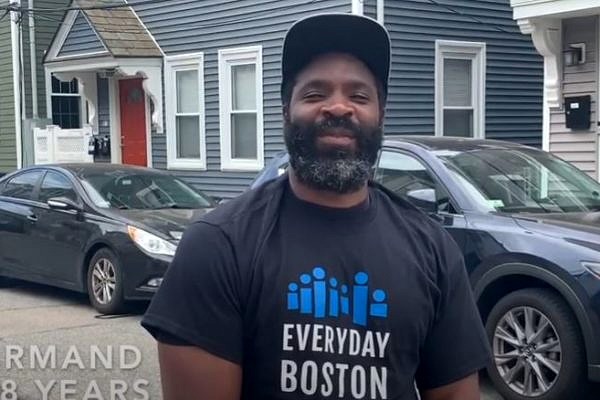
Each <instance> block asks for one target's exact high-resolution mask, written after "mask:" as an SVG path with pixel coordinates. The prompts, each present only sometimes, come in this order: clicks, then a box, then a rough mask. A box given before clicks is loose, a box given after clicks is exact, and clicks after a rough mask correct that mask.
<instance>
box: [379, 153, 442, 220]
mask: <svg viewBox="0 0 600 400" xmlns="http://www.w3.org/2000/svg"><path fill="white" fill-rule="evenodd" d="M375 180H376V181H378V182H379V183H381V184H382V185H384V186H385V187H387V188H388V189H390V190H391V191H393V192H394V193H396V194H397V195H399V196H401V197H404V198H407V199H408V200H409V201H411V198H412V199H413V203H416V201H414V199H421V200H431V201H434V200H435V202H436V203H437V208H438V211H445V212H454V211H453V210H452V207H451V205H450V198H449V195H448V192H447V191H446V189H445V188H444V187H443V186H442V185H441V184H440V183H439V182H438V180H437V179H436V178H435V177H434V176H433V175H432V174H431V173H430V172H429V170H428V169H427V167H426V166H425V164H423V162H421V160H419V159H418V158H416V157H415V156H412V155H409V154H406V153H401V152H395V151H386V150H384V151H382V152H381V157H380V158H379V164H378V166H377V171H376V174H375ZM415 205H417V206H418V204H415Z"/></svg>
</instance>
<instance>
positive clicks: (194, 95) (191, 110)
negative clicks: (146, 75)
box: [165, 53, 206, 169]
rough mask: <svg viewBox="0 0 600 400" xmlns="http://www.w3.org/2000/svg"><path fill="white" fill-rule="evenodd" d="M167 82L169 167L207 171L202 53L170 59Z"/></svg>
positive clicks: (166, 68)
mask: <svg viewBox="0 0 600 400" xmlns="http://www.w3.org/2000/svg"><path fill="white" fill-rule="evenodd" d="M165 80H166V111H167V167H168V168H179V169H206V139H205V127H204V126H205V125H204V57H203V55H202V53H198V54H189V55H182V56H173V57H168V58H167V59H166V61H165Z"/></svg>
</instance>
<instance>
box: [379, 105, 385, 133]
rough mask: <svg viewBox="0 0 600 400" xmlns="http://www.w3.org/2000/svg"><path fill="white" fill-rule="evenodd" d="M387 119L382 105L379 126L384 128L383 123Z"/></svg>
mask: <svg viewBox="0 0 600 400" xmlns="http://www.w3.org/2000/svg"><path fill="white" fill-rule="evenodd" d="M384 121H385V108H384V107H381V108H380V109H379V127H380V128H383V123H384Z"/></svg>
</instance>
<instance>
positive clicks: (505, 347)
mask: <svg viewBox="0 0 600 400" xmlns="http://www.w3.org/2000/svg"><path fill="white" fill-rule="evenodd" d="M526 318H527V320H526ZM527 321H529V322H527ZM543 326H545V328H542V327H543ZM578 327H579V325H578V323H577V320H576V319H575V317H574V316H573V313H572V312H571V309H570V308H569V306H568V305H567V304H566V303H565V301H564V300H563V299H562V298H561V297H560V296H558V295H557V294H555V293H554V292H552V291H551V290H548V289H538V288H531V289H523V290H518V291H515V292H513V293H510V294H508V295H507V296H505V297H504V298H502V299H501V300H500V301H499V302H498V303H497V304H496V305H495V306H494V307H493V308H492V310H491V312H490V315H489V317H488V318H487V321H486V331H487V335H488V338H489V340H490V343H491V345H492V351H493V352H494V362H493V363H492V364H491V365H490V366H489V367H488V368H487V372H488V375H489V377H490V379H491V380H492V382H493V384H494V386H495V388H496V390H497V391H498V392H499V393H500V395H502V396H503V397H504V398H505V399H506V400H531V399H536V400H564V399H580V398H584V394H585V392H586V389H585V388H586V385H587V382H586V381H587V380H586V377H587V374H586V372H587V369H586V361H585V360H586V358H585V347H584V346H583V343H582V342H583V341H582V339H581V334H580V332H579V328H578ZM538 328H539V329H538ZM519 329H520V331H521V332H520V333H518V330H519ZM536 333H538V334H537V335H536ZM556 343H558V345H556ZM507 353H508V354H507ZM519 363H520V364H519ZM556 372H557V373H556ZM526 376H529V380H528V379H527V378H526ZM539 376H542V377H543V378H542V379H540V378H539ZM511 377H512V378H511ZM544 378H545V382H544ZM509 382H510V383H509Z"/></svg>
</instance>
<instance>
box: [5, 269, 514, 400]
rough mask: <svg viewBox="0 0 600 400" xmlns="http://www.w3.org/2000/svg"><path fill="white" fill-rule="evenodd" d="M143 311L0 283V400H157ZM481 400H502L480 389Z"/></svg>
mask: <svg viewBox="0 0 600 400" xmlns="http://www.w3.org/2000/svg"><path fill="white" fill-rule="evenodd" d="M144 308H145V304H140V306H139V307H136V310H135V312H134V313H133V314H130V315H126V316H119V317H108V318H106V317H102V316H100V315H98V313H97V312H96V311H95V310H94V309H93V308H92V307H91V306H90V305H89V304H88V301H87V297H86V296H84V295H80V294H76V293H72V292H69V291H65V290H60V289H54V288H49V287H45V286H40V285H34V284H29V283H24V282H17V281H10V283H9V285H6V284H4V285H3V286H2V284H1V283H0V399H3V400H41V399H48V400H51V399H52V400H54V399H57V400H59V399H60V400H75V399H77V400H80V399H89V400H92V399H93V400H99V399H101V400H109V399H110V400H113V399H115V400H116V399H119V400H122V399H127V400H130V399H136V400H142V399H152V400H154V399H162V395H161V390H160V376H159V369H158V358H157V354H156V345H155V342H154V339H153V338H152V337H151V336H150V335H149V334H148V333H146V331H145V330H144V329H142V328H141V327H140V324H139V322H140V320H141V318H142V313H143V311H144ZM13 392H14V393H15V394H16V396H13V394H12V393H13ZM119 394H120V395H119ZM3 395H4V397H2V396H3ZM11 396H13V397H11ZM482 399H483V400H502V398H501V397H500V396H499V395H497V394H496V393H495V392H494V391H493V390H492V389H491V388H490V387H489V385H487V384H486V383H485V382H484V386H483V388H482Z"/></svg>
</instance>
